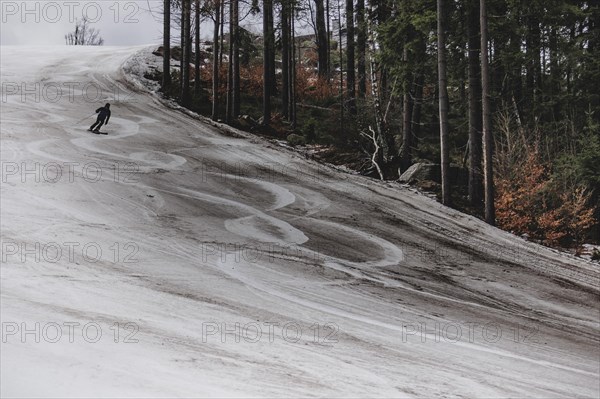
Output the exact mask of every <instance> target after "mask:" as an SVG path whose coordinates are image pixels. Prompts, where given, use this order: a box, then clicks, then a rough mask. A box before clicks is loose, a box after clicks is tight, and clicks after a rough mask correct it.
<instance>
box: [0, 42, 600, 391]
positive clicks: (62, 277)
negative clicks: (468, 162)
mask: <svg viewBox="0 0 600 399" xmlns="http://www.w3.org/2000/svg"><path fill="white" fill-rule="evenodd" d="M139 51H142V54H148V52H149V51H148V50H147V49H145V48H142V47H100V48H97V47H96V48H94V47H90V48H86V47H78V46H76V47H37V48H36V47H2V48H1V57H0V58H1V64H0V69H1V74H2V76H1V79H2V103H1V131H2V132H1V153H0V154H1V160H2V184H1V192H0V194H1V196H0V207H1V231H2V267H1V321H2V343H1V384H0V385H1V390H0V393H1V395H2V396H3V397H148V398H150V397H215V396H218V397H248V396H252V397H297V396H303V397H313V396H326V397H406V398H413V397H422V398H425V397H427V398H431V397H448V398H454V397H481V398H483V397H485V398H490V397H523V398H524V397H531V398H542V397H543V398H553V397H594V398H597V397H599V396H600V388H599V383H598V380H599V377H600V345H599V339H600V338H599V334H598V332H599V319H600V305H599V302H598V299H599V296H598V295H599V289H600V280H599V277H600V274H599V271H600V269H599V267H598V264H597V263H595V264H594V263H591V262H587V261H583V260H580V259H577V258H574V257H571V256H569V255H566V254H562V253H558V252H556V251H553V250H550V249H547V248H544V247H541V246H538V245H535V244H532V243H528V242H526V241H524V240H522V239H520V238H517V237H514V236H512V235H511V234H509V233H506V232H503V231H500V230H498V229H495V228H493V227H490V226H488V225H486V224H485V223H483V222H481V221H479V220H477V219H476V218H473V217H470V216H467V215H464V214H461V213H459V212H456V211H454V210H452V209H448V208H446V207H444V206H442V205H440V204H439V203H437V202H435V201H434V200H432V199H430V198H428V197H427V196H424V195H421V194H419V193H418V192H415V191H414V190H412V189H410V188H407V187H402V186H399V185H398V184H396V183H382V182H376V181H372V180H369V179H366V178H363V177H360V176H355V175H351V174H347V173H342V172H340V171H337V170H334V169H332V168H329V167H327V166H323V165H319V164H317V163H315V162H313V161H310V160H306V159H304V157H303V156H301V155H298V154H296V153H294V152H292V151H289V150H287V149H286V148H283V147H281V148H280V147H279V146H277V145H276V144H273V143H272V142H269V141H266V140H263V139H260V138H257V137H253V136H251V135H249V134H245V133H238V134H233V133H232V132H231V130H226V131H221V130H219V129H218V128H216V127H212V126H210V125H208V124H206V123H203V122H202V121H201V120H199V119H194V118H192V117H190V116H188V115H186V114H184V113H181V112H179V111H177V110H174V109H172V108H168V107H166V106H165V105H164V104H163V103H162V102H161V101H159V100H158V99H157V97H156V96H153V95H151V94H149V93H147V92H144V91H143V90H142V89H141V88H139V87H137V88H136V86H134V85H132V84H130V83H128V81H129V79H127V76H126V75H125V72H124V70H123V65H124V63H126V62H127V61H128V59H130V57H131V56H132V55H133V54H136V53H137V52H139ZM36 85H37V86H36ZM36 96H37V98H36ZM105 102H110V103H111V104H112V105H111V110H112V117H111V119H110V122H109V124H108V125H107V126H105V127H103V128H102V130H103V131H106V132H108V135H107V136H102V135H93V134H90V133H89V132H86V131H85V129H86V128H87V127H88V126H89V125H91V124H92V122H93V121H94V119H93V117H88V118H87V119H84V117H85V116H86V115H89V114H91V113H92V112H93V111H94V110H95V109H96V108H98V107H99V106H102V105H104V103H105ZM82 119H83V121H82Z"/></svg>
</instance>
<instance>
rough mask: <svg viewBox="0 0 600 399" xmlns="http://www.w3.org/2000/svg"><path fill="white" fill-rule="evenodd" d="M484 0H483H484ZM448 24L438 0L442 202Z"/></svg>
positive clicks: (446, 199) (446, 163)
mask: <svg viewBox="0 0 600 399" xmlns="http://www.w3.org/2000/svg"><path fill="white" fill-rule="evenodd" d="M482 1H483V0H482ZM445 29H446V26H445V16H444V0H437V35H438V40H437V45H438V85H439V113H440V153H441V166H442V169H441V175H442V203H443V204H444V205H449V204H450V179H449V175H448V172H449V169H450V151H449V147H448V89H447V86H446V48H445V45H446V31H445Z"/></svg>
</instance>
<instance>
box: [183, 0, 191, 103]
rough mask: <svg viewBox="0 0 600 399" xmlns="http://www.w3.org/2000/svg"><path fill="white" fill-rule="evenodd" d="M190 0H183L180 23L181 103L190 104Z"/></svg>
mask: <svg viewBox="0 0 600 399" xmlns="http://www.w3.org/2000/svg"><path fill="white" fill-rule="evenodd" d="M191 1H192V0H183V3H182V7H183V9H182V16H181V17H182V19H183V21H182V23H183V35H184V37H183V57H182V58H183V72H182V82H181V104H182V105H183V106H184V107H189V106H190V64H191V62H192V54H191V52H192V43H191Z"/></svg>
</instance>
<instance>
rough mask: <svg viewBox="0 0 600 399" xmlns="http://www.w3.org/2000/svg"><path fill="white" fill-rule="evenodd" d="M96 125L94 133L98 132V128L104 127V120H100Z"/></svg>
mask: <svg viewBox="0 0 600 399" xmlns="http://www.w3.org/2000/svg"><path fill="white" fill-rule="evenodd" d="M97 123H98V127H96V129H94V131H95V132H98V131H100V128H101V127H102V125H104V119H100V120H99V121H98V122H97Z"/></svg>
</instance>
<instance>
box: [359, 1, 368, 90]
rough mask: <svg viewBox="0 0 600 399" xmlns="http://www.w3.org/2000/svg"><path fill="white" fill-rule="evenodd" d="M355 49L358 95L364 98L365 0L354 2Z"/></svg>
mask: <svg viewBox="0 0 600 399" xmlns="http://www.w3.org/2000/svg"><path fill="white" fill-rule="evenodd" d="M356 50H357V53H358V54H357V69H358V97H359V98H365V94H366V93H367V69H366V56H365V54H366V51H367V34H366V26H365V0H358V1H357V2H356Z"/></svg>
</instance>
